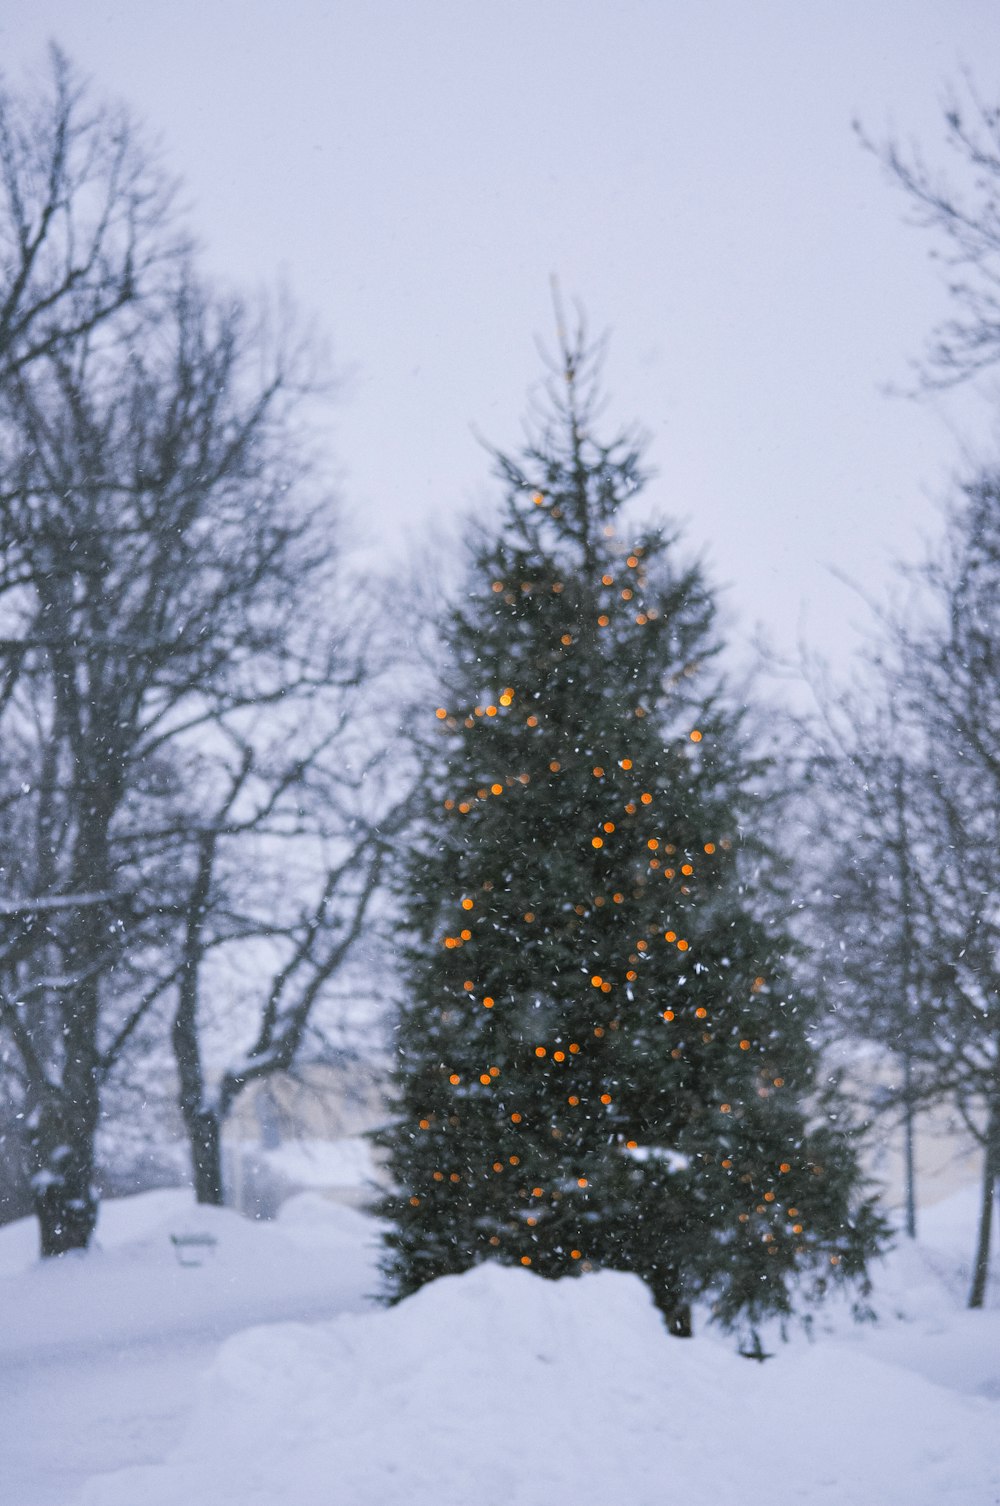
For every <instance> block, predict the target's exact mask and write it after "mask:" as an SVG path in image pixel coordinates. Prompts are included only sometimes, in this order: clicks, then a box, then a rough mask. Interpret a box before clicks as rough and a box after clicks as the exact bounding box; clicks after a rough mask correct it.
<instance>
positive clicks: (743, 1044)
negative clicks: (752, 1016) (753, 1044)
mask: <svg viewBox="0 0 1000 1506" xmlns="http://www.w3.org/2000/svg"><path fill="white" fill-rule="evenodd" d="M740 1050H741V1051H749V1050H750V1042H749V1041H740Z"/></svg>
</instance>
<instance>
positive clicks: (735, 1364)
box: [0, 1191, 1000, 1506]
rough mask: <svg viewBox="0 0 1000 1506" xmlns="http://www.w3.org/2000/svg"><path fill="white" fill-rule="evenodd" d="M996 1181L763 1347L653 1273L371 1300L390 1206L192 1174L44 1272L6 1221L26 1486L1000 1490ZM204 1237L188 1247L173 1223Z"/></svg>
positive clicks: (623, 1496) (10, 1393)
mask: <svg viewBox="0 0 1000 1506" xmlns="http://www.w3.org/2000/svg"><path fill="white" fill-rule="evenodd" d="M974 1205H975V1194H974V1192H972V1191H970V1192H969V1193H963V1194H961V1195H960V1196H958V1197H956V1198H954V1199H952V1200H951V1201H949V1202H948V1203H944V1204H940V1205H938V1206H937V1207H935V1208H933V1209H931V1210H929V1211H928V1212H927V1213H925V1214H924V1217H923V1230H922V1234H923V1239H922V1242H921V1244H920V1245H919V1246H918V1247H917V1248H912V1247H908V1248H905V1249H900V1251H899V1252H898V1253H897V1254H895V1255H893V1256H892V1257H890V1259H889V1260H888V1261H887V1262H885V1264H884V1265H883V1266H882V1267H880V1269H879V1272H878V1290H877V1298H876V1300H877V1306H878V1308H879V1311H880V1314H881V1318H880V1321H879V1323H878V1324H877V1325H875V1326H865V1327H860V1328H859V1327H855V1326H854V1325H852V1324H851V1323H850V1322H849V1320H848V1319H847V1317H846V1314H844V1313H843V1312H833V1313H829V1314H827V1315H825V1316H824V1317H823V1318H822V1319H821V1322H820V1325H819V1329H820V1331H819V1332H818V1333H817V1335H816V1337H815V1339H814V1340H813V1341H812V1342H810V1341H809V1340H808V1339H806V1338H805V1337H804V1336H803V1335H801V1334H799V1335H797V1336H795V1337H794V1338H793V1341H792V1342H791V1343H789V1344H787V1345H780V1344H779V1345H777V1346H775V1345H770V1346H769V1347H772V1348H776V1351H777V1352H776V1356H775V1358H773V1359H771V1360H769V1361H768V1362H767V1363H765V1364H763V1365H758V1364H754V1363H752V1362H748V1361H747V1360H746V1359H743V1358H741V1357H740V1356H739V1355H737V1354H735V1353H734V1352H733V1345H732V1341H731V1340H728V1339H726V1338H725V1337H724V1336H721V1335H715V1334H712V1333H711V1332H710V1331H707V1330H703V1332H702V1333H701V1335H700V1336H699V1337H698V1338H697V1339H696V1340H695V1341H694V1342H691V1343H688V1342H684V1341H681V1340H677V1339H671V1338H669V1337H668V1336H667V1335H666V1333H665V1332H664V1330H663V1328H662V1326H661V1324H660V1321H659V1318H658V1316H657V1314H656V1313H655V1311H654V1310H653V1308H652V1307H651V1306H650V1304H649V1301H648V1299H647V1297H646V1293H645V1289H644V1288H643V1287H642V1286H641V1284H640V1283H639V1282H638V1281H637V1280H636V1279H634V1278H632V1277H628V1276H620V1275H615V1274H610V1273H602V1274H595V1275H591V1276H584V1277H582V1278H581V1279H579V1280H577V1281H564V1282H560V1283H548V1282H543V1281H542V1280H540V1279H539V1278H538V1277H536V1276H534V1275H532V1274H531V1273H530V1272H527V1271H521V1270H506V1269H500V1268H499V1267H494V1266H488V1267H480V1268H479V1269H478V1270H476V1271H473V1272H470V1273H468V1274H467V1275H465V1276H461V1277H455V1278H450V1279H448V1280H446V1281H441V1282H438V1283H436V1284H434V1285H433V1286H431V1287H429V1288H425V1289H424V1290H423V1291H422V1292H420V1293H419V1294H418V1295H417V1296H416V1297H414V1298H412V1299H410V1300H409V1301H408V1302H406V1303H404V1304H402V1305H401V1306H399V1307H397V1308H394V1309H391V1310H384V1309H381V1308H378V1307H375V1306H373V1305H372V1304H371V1302H370V1301H369V1299H368V1294H369V1293H370V1292H371V1291H372V1290H373V1289H374V1288H375V1285H376V1280H377V1278H376V1275H375V1266H374V1260H375V1251H374V1247H373V1242H372V1225H371V1224H370V1223H369V1222H368V1221H366V1220H365V1219H364V1218H363V1217H362V1216H361V1215H359V1214H356V1213H354V1212H352V1211H350V1210H348V1209H344V1208H339V1207H337V1206H335V1205H332V1204H329V1203H325V1202H324V1201H323V1200H322V1199H321V1198H320V1197H319V1196H318V1195H316V1194H313V1193H306V1194H303V1195H301V1196H300V1197H297V1198H295V1199H293V1200H292V1201H291V1202H290V1203H289V1204H286V1206H285V1208H284V1209H283V1211H282V1216H281V1217H280V1218H279V1219H278V1220H277V1221H276V1222H274V1223H270V1224H254V1223H251V1222H249V1221H247V1220H245V1219H242V1218H240V1217H238V1216H237V1215H235V1214H233V1213H230V1212H226V1211H217V1210H204V1209H196V1208H195V1206H194V1205H193V1203H192V1202H191V1200H190V1197H189V1195H188V1194H185V1193H182V1192H157V1193H149V1194H145V1195H143V1196H140V1197H135V1198H129V1199H125V1200H122V1201H119V1202H113V1203H108V1204H107V1205H106V1206H105V1208H104V1210H103V1213H102V1216H101V1223H100V1227H99V1248H98V1249H96V1250H95V1251H93V1252H92V1253H91V1254H90V1255H88V1256H84V1257H80V1258H69V1259H64V1260H62V1261H59V1262H57V1263H53V1264H49V1265H46V1266H44V1267H43V1266H41V1265H40V1264H39V1263H38V1262H37V1261H36V1259H35V1255H34V1241H35V1232H34V1227H33V1225H32V1224H31V1223H30V1222H24V1223H20V1224H13V1225H10V1226H8V1227H6V1228H4V1229H0V1312H2V1315H3V1321H2V1331H0V1502H2V1503H3V1506H404V1503H405V1506H674V1503H676V1506H709V1503H711V1506H728V1503H730V1502H733V1503H735V1502H739V1503H740V1506H763V1503H764V1502H767V1503H768V1506H774V1503H776V1502H777V1503H784V1502H788V1503H807V1506H812V1503H820V1502H822V1503H828V1506H855V1503H857V1506H939V1503H940V1506H950V1503H954V1506H996V1503H997V1502H1000V1290H998V1288H1000V1281H998V1280H996V1279H995V1280H994V1283H993V1287H992V1291H991V1307H990V1310H989V1311H987V1312H985V1313H968V1312H966V1311H965V1310H964V1309H963V1306H962V1303H963V1300H964V1295H965V1290H964V1289H965V1284H966V1278H967V1270H966V1269H965V1268H966V1267H967V1264H968V1255H969V1252H970V1249H971V1244H972V1238H973V1221H974ZM202 1233H209V1234H211V1235H213V1236H214V1237H215V1239H216V1244H215V1246H214V1249H210V1250H206V1249H204V1248H203V1247H199V1246H193V1247H191V1248H190V1250H189V1251H188V1252H187V1253H188V1255H189V1256H190V1257H194V1256H196V1255H197V1254H198V1253H199V1252H200V1253H201V1254H202V1255H203V1256H204V1259H203V1263H202V1264H200V1265H181V1264H180V1263H179V1261H178V1259H177V1258H176V1253H175V1248H174V1245H173V1244H172V1242H171V1238H170V1236H171V1235H177V1236H183V1235H185V1234H202Z"/></svg>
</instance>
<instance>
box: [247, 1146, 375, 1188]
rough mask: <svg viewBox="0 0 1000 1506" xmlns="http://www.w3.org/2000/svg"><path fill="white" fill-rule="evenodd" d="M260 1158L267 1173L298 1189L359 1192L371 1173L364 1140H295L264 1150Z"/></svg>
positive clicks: (368, 1155) (371, 1163)
mask: <svg viewBox="0 0 1000 1506" xmlns="http://www.w3.org/2000/svg"><path fill="white" fill-rule="evenodd" d="M261 1159H262V1160H264V1161H265V1162H266V1164H267V1165H268V1167H270V1169H271V1170H273V1171H276V1172H278V1173H279V1174H280V1175H281V1176H282V1177H283V1178H284V1179H285V1180H286V1181H288V1182H291V1183H294V1184H295V1185H297V1186H299V1187H316V1188H322V1187H331V1188H342V1187H349V1188H356V1189H359V1190H360V1189H362V1188H364V1187H365V1186H366V1185H367V1184H368V1183H370V1182H371V1180H372V1176H373V1173H374V1166H373V1162H372V1153H371V1147H370V1145H369V1144H368V1142H367V1141H366V1140H360V1139H357V1138H347V1139H343V1140H295V1141H289V1142H288V1144H286V1145H282V1146H279V1147H278V1148H277V1149H276V1150H269V1151H264V1152H263V1153H262V1155H261Z"/></svg>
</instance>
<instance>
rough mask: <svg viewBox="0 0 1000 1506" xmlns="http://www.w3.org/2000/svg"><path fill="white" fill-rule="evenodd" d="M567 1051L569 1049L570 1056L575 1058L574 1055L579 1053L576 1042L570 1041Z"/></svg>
mask: <svg viewBox="0 0 1000 1506" xmlns="http://www.w3.org/2000/svg"><path fill="white" fill-rule="evenodd" d="M569 1049H570V1054H571V1055H572V1056H575V1055H576V1053H577V1052H578V1051H579V1049H580V1047H579V1045H578V1044H577V1042H576V1041H570V1045H569Z"/></svg>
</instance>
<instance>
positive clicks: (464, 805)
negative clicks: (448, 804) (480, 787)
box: [458, 800, 472, 816]
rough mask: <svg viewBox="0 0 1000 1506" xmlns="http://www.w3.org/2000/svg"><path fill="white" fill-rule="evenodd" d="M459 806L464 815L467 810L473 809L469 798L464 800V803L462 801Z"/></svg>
mask: <svg viewBox="0 0 1000 1506" xmlns="http://www.w3.org/2000/svg"><path fill="white" fill-rule="evenodd" d="M458 808H459V810H460V811H461V812H462V815H463V816H464V815H465V814H466V812H467V811H471V809H472V806H471V805H470V804H469V802H468V800H463V801H462V803H461V805H460V806H459V807H458Z"/></svg>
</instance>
